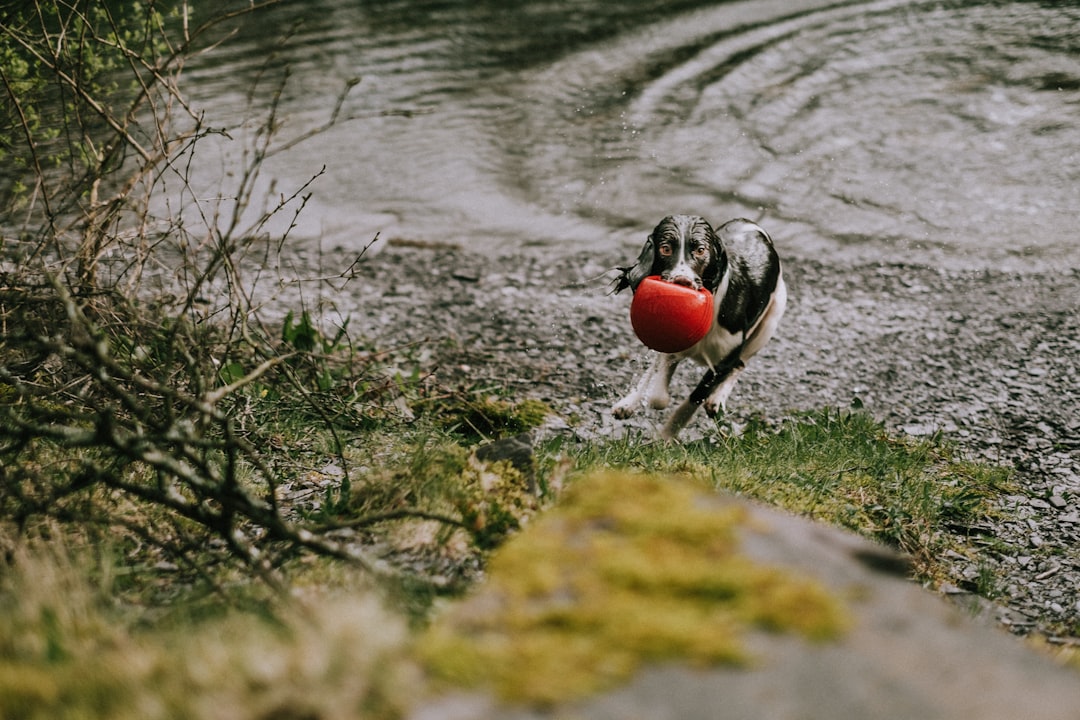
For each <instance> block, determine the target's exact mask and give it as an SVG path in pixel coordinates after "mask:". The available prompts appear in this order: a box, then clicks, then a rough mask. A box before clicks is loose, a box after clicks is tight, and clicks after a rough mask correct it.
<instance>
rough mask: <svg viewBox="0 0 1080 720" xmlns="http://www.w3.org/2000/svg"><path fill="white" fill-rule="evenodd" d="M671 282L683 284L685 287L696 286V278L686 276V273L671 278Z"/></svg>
mask: <svg viewBox="0 0 1080 720" xmlns="http://www.w3.org/2000/svg"><path fill="white" fill-rule="evenodd" d="M671 282H673V283H675V284H676V285H682V286H683V287H688V288H692V287H694V278H690V277H686V276H685V275H679V276H677V277H673V278H671Z"/></svg>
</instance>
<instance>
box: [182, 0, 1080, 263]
mask: <svg viewBox="0 0 1080 720" xmlns="http://www.w3.org/2000/svg"><path fill="white" fill-rule="evenodd" d="M289 29H293V34H292V35H291V37H290V38H289V40H288V41H287V42H285V43H284V44H280V43H279V42H278V41H277V38H278V37H279V36H280V35H281V34H282V32H284V31H286V30H289ZM264 66H266V67H264ZM285 67H289V68H290V72H291V75H290V77H289V79H288V81H287V82H286V84H285V86H284V91H283V93H282V96H281V99H280V107H279V110H278V114H279V118H280V119H282V120H283V121H284V125H283V127H282V129H281V131H280V135H279V137H280V138H281V139H282V140H285V139H288V138H289V137H295V136H297V135H298V134H300V133H303V132H305V131H306V130H310V129H312V128H315V127H318V126H319V125H320V124H322V123H323V122H325V120H326V119H327V117H328V116H329V113H330V111H331V109H332V107H333V104H334V99H335V97H336V95H337V93H338V92H339V91H340V89H341V88H342V87H343V86H344V85H345V83H347V82H348V81H349V80H351V79H354V78H359V79H360V82H359V83H358V84H357V85H356V86H355V87H354V88H353V90H352V92H351V93H350V94H349V96H348V98H347V100H346V102H345V104H344V106H343V117H346V118H348V119H347V120H345V121H343V122H340V123H339V124H337V125H336V126H334V127H333V128H331V129H329V130H327V131H325V132H323V133H321V134H318V135H316V136H315V137H312V138H310V139H308V140H305V141H304V142H302V143H300V144H298V145H296V146H295V147H293V148H291V149H289V150H287V151H285V152H283V153H280V154H278V155H276V156H275V157H273V158H272V159H271V160H269V161H268V162H267V164H266V166H265V168H264V172H263V174H262V176H261V181H260V185H259V188H260V190H269V189H271V188H272V189H273V191H274V192H275V193H282V192H284V193H285V194H288V193H289V192H291V191H292V189H295V188H297V187H299V186H301V185H302V184H303V183H305V182H306V181H307V180H308V179H309V178H311V177H313V176H315V175H316V174H318V173H320V172H322V171H323V168H324V166H325V172H324V174H322V175H321V176H319V177H318V178H317V180H315V182H313V183H312V185H311V187H310V191H311V193H312V197H311V199H310V200H309V203H308V206H307V208H306V209H305V211H304V213H303V214H302V215H301V218H300V221H299V224H298V226H297V228H296V229H295V230H294V231H293V233H292V235H291V238H292V240H291V241H293V242H311V243H314V242H319V243H321V244H322V245H323V246H324V247H327V248H342V249H344V250H349V251H351V250H358V249H359V248H361V247H363V246H364V245H365V244H367V243H368V242H369V241H370V240H371V238H372V237H374V235H375V233H380V235H381V237H382V238H383V239H387V238H402V239H408V240H415V241H424V242H449V243H456V244H460V245H463V246H465V247H467V248H470V249H476V250H480V251H485V252H491V251H498V250H501V249H520V248H529V247H547V246H559V247H571V248H581V247H587V248H591V249H596V250H607V249H612V248H625V249H630V248H634V246H637V245H638V244H639V243H640V241H641V240H642V239H643V238H644V235H645V234H646V233H647V231H648V230H649V229H651V227H652V226H653V225H654V224H655V222H656V221H657V220H658V219H659V218H660V217H662V216H664V215H666V214H669V213H676V212H679V213H684V212H685V213H696V214H701V215H704V216H706V217H708V218H710V219H713V220H714V221H716V222H720V221H723V220H725V219H727V218H730V217H733V216H738V215H742V216H747V217H750V218H753V219H759V220H760V221H761V222H762V223H763V224H765V225H766V226H767V227H768V228H769V229H770V230H771V231H772V233H773V235H774V236H775V237H776V239H777V242H778V244H779V245H780V246H781V249H782V251H783V252H784V253H785V255H788V256H795V257H818V258H825V259H827V260H828V259H831V260H835V261H836V262H845V261H870V260H882V261H911V262H917V263H942V264H945V265H948V266H950V267H964V268H971V267H974V268H981V267H1005V268H1009V269H1016V270H1047V269H1051V268H1061V267H1071V268H1076V267H1077V264H1078V263H1077V258H1078V256H1080V251H1078V250H1077V247H1076V245H1077V234H1076V231H1075V214H1076V211H1077V208H1078V207H1080V7H1078V6H1077V5H1075V4H1072V3H1055V2H1008V1H1003V2H986V3H970V2H968V3H955V2H927V3H923V2H910V1H899V0H884V1H882V2H866V3H851V4H844V5H840V6H835V5H832V4H830V3H829V2H827V1H825V0H802V1H801V2H792V1H791V0H783V1H772V0H753V1H750V2H734V3H720V4H707V3H700V2H698V3H695V2H682V3H663V2H659V1H650V0H624V1H623V2H619V3H609V2H606V1H604V0H583V1H582V0H577V1H575V2H572V3H571V2H554V1H553V0H523V1H522V2H519V3H515V4H513V6H506V5H503V4H502V3H499V2H495V0H489V1H487V2H466V1H465V0H460V1H458V2H454V1H451V0H442V1H439V0H418V1H415V2H403V1H400V0H375V1H369V2H360V1H359V0H351V1H350V0H319V1H318V2H304V3H286V4H285V6H283V7H280V8H277V9H275V10H274V11H273V12H270V13H266V14H264V15H262V16H259V17H258V18H252V19H249V20H248V21H247V22H246V24H245V25H244V26H243V27H242V28H241V31H240V34H239V35H238V36H237V37H236V38H234V39H233V40H231V41H230V42H228V43H227V44H224V45H222V46H221V47H220V48H218V49H216V50H214V51H213V52H211V53H209V54H207V55H206V56H205V57H203V58H201V59H199V60H198V61H197V62H195V63H193V64H192V65H191V66H190V68H189V70H188V72H187V73H186V76H185V77H186V81H187V83H188V85H187V89H188V92H189V93H190V94H191V95H192V96H193V98H194V100H195V102H196V104H198V105H203V106H206V107H207V108H208V109H209V113H208V120H209V122H210V123H211V124H213V125H217V126H221V125H224V126H230V127H237V126H241V129H238V130H235V131H233V132H232V133H231V136H232V138H233V139H232V140H231V141H225V140H220V141H218V143H217V144H215V145H213V146H211V147H209V148H207V149H204V150H202V151H201V157H202V158H203V159H204V161H205V160H209V159H210V158H212V159H213V160H212V161H210V162H204V163H202V164H200V165H198V166H197V167H198V168H199V169H198V171H197V173H196V176H195V180H196V184H197V186H198V187H199V193H200V195H201V196H202V197H203V198H204V199H209V198H216V197H221V196H228V195H229V194H230V192H231V191H230V183H231V182H234V181H235V172H236V170H237V168H238V167H239V162H240V159H241V157H242V150H243V148H244V147H247V146H249V144H250V141H251V138H252V134H251V128H253V127H254V124H253V123H252V119H253V118H257V117H258V116H259V115H260V114H261V113H263V112H265V110H266V108H268V107H269V102H270V98H271V97H272V96H273V83H272V82H271V80H272V79H275V78H278V77H280V72H281V70H282V68H285ZM257 78H262V80H261V83H260V84H259V85H258V86H257V89H256V92H255V94H254V96H253V97H252V98H251V99H250V100H248V99H247V97H246V96H247V94H248V92H249V89H250V88H251V87H252V85H253V83H255V82H256V79H257ZM244 123H246V125H245V124H244ZM244 127H246V128H247V130H246V131H245V130H244V129H243V128H244ZM230 173H232V174H230Z"/></svg>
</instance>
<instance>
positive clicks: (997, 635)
mask: <svg viewBox="0 0 1080 720" xmlns="http://www.w3.org/2000/svg"><path fill="white" fill-rule="evenodd" d="M707 502H708V503H710V504H711V503H713V502H714V501H713V500H712V499H711V498H710V499H708V500H707ZM730 503H739V504H744V505H745V507H746V515H745V516H744V517H745V521H744V522H742V523H741V524H740V527H739V530H738V534H739V538H740V552H741V553H742V554H743V555H745V556H748V557H750V558H752V559H754V560H755V561H757V562H760V563H762V564H765V565H768V566H771V567H782V568H788V569H790V570H791V571H794V573H795V574H797V575H798V576H801V577H810V578H814V579H816V580H817V581H818V582H819V583H820V584H822V585H823V586H824V587H825V588H827V589H828V590H830V591H831V592H832V593H833V594H834V595H835V596H836V597H838V598H841V599H842V601H843V602H844V603H845V605H846V607H847V611H848V613H849V616H850V617H849V620H850V623H849V625H848V628H847V630H846V631H845V632H844V633H843V634H842V635H841V636H839V637H837V638H835V639H833V640H830V641H827V642H813V641H808V640H806V639H804V638H803V637H802V636H800V635H799V634H787V633H777V632H770V631H766V630H761V629H753V628H751V629H748V630H747V631H746V632H745V634H744V635H743V637H742V638H741V640H742V643H743V644H744V646H745V649H746V651H747V653H748V656H749V657H750V658H751V661H750V663H749V664H747V665H744V666H738V667H734V666H726V667H709V668H701V667H689V666H683V665H681V664H680V663H678V662H665V663H664V664H662V665H652V666H646V667H644V668H643V669H641V670H640V671H638V672H637V673H636V674H635V675H634V676H633V677H632V678H630V679H629V681H628V682H626V683H625V684H624V685H622V686H621V687H618V688H615V689H611V690H608V691H606V692H604V693H602V694H599V695H595V696H592V697H589V698H585V699H578V700H573V701H567V702H556V703H555V704H553V705H548V706H546V707H543V708H537V707H523V706H513V705H507V704H504V703H503V702H501V701H499V700H496V699H495V698H494V697H493V696H492V695H490V694H486V693H484V692H476V691H462V692H451V693H448V694H445V695H443V696H441V697H438V698H437V699H434V700H432V701H430V702H428V703H426V704H424V705H423V706H421V707H419V708H417V710H416V711H415V713H414V714H413V715H412V718H413V720H458V719H461V720H464V719H465V718H469V719H470V720H477V719H488V720H496V719H498V720H511V719H513V720H526V719H530V718H532V719H536V718H578V719H581V720H616V719H619V720H622V719H629V718H649V719H650V720H666V719H669V718H670V719H671V720H676V719H677V720H696V719H698V718H701V719H704V718H712V719H715V718H738V719H740V720H753V719H755V718H761V719H762V720H765V719H768V720H778V719H782V718H829V719H830V720H833V719H836V718H874V719H875V720H890V719H893V718H895V719H896V720H900V719H904V720H910V719H911V718H919V719H920V720H933V719H936V718H941V719H954V718H955V719H956V720H961V719H962V720H971V719H972V718H978V719H979V720H991V719H995V718H1001V719H1002V720H1015V719H1016V718H1025V719H1026V720H1035V719H1046V720H1050V719H1052V718H1061V719H1062V720H1066V719H1069V720H1072V719H1074V718H1076V717H1077V713H1078V712H1080V710H1078V708H1080V673H1077V672H1075V671H1074V670H1071V669H1068V668H1064V667H1061V666H1059V665H1057V664H1055V663H1054V662H1053V661H1052V660H1051V659H1050V658H1049V657H1047V656H1044V655H1042V654H1040V653H1038V652H1036V651H1035V650H1033V649H1031V648H1030V647H1028V646H1026V645H1025V644H1024V643H1023V642H1021V641H1019V640H1017V639H1016V638H1014V637H1012V636H1010V635H1008V634H1007V633H1005V632H1003V631H1001V630H998V629H995V628H992V627H988V626H986V625H984V624H981V623H978V622H976V621H974V620H973V619H972V618H971V617H969V616H967V615H965V614H964V613H963V612H962V611H961V610H960V609H958V608H957V607H956V606H954V605H952V604H950V603H948V602H946V601H945V600H943V599H942V598H941V597H940V596H938V595H935V594H933V593H930V592H927V591H925V590H923V589H922V588H921V587H919V586H918V585H916V584H914V583H912V582H911V581H909V580H908V579H906V577H905V575H906V570H905V567H906V566H905V563H904V562H903V560H902V559H901V558H900V557H899V556H897V555H895V554H893V553H892V552H890V551H888V550H887V549H884V548H882V547H880V546H877V545H875V544H873V543H870V542H868V541H866V540H864V539H862V538H859V537H857V536H854V535H852V534H850V533H847V532H843V531H841V530H838V529H835V528H832V527H827V526H822V525H820V524H817V523H813V522H810V521H808V520H806V519H803V518H799V517H793V516H791V515H788V514H785V513H782V512H778V511H776V510H773V509H770V508H766V507H761V506H758V505H750V504H745V503H743V501H741V500H738V499H735V498H723V499H721V500H719V501H716V503H715V504H716V506H717V507H718V508H720V507H724V506H727V505H728V504H730ZM526 532H529V531H528V530H527V531H526ZM489 601H490V599H489ZM578 670H579V668H574V667H567V668H566V672H567V673H574V672H577V671H578Z"/></svg>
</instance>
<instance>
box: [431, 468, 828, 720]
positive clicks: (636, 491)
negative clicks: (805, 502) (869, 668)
mask: <svg viewBox="0 0 1080 720" xmlns="http://www.w3.org/2000/svg"><path fill="white" fill-rule="evenodd" d="M745 519H746V518H745V511H744V510H743V509H742V508H740V507H738V506H736V505H722V504H720V503H718V502H717V501H716V500H715V498H713V497H710V496H709V494H708V493H707V491H705V490H703V489H701V488H700V487H699V486H695V485H692V484H690V483H688V482H685V481H681V480H677V479H675V478H670V477H667V478H664V477H657V476H649V475H640V474H631V473H606V474H599V475H593V476H590V477H588V478H585V479H582V480H580V481H579V482H578V483H576V484H575V485H574V487H572V488H571V489H570V491H569V492H568V493H567V494H566V496H565V497H564V498H563V501H562V502H561V503H560V505H559V506H558V507H556V508H555V509H554V510H552V511H551V512H549V513H547V514H546V515H544V516H543V517H541V518H540V519H539V520H538V521H537V522H536V523H535V524H533V525H532V526H530V527H529V528H528V529H527V530H526V531H525V532H523V533H521V534H520V535H518V536H516V537H514V538H512V539H511V540H510V541H509V542H508V543H507V544H506V545H505V546H504V547H502V548H500V549H499V551H497V552H496V554H495V555H494V557H493V558H492V560H491V563H490V566H489V568H490V569H489V578H488V581H487V583H486V585H485V586H484V587H483V588H482V589H480V590H479V591H478V592H477V593H476V594H475V595H474V596H473V597H471V598H470V599H469V600H467V601H466V602H464V603H463V604H461V605H460V606H458V607H456V608H455V609H454V610H453V611H452V612H450V613H448V614H447V615H446V616H444V617H442V618H440V619H439V620H438V621H436V623H434V624H433V626H432V628H431V629H430V630H429V631H428V633H427V634H426V635H425V636H424V637H423V638H421V640H420V656H421V657H422V659H423V662H424V663H425V664H426V666H427V667H428V669H429V670H430V671H431V672H432V674H433V675H434V676H435V677H437V678H441V679H442V680H445V681H447V682H450V683H453V684H459V685H466V686H478V685H486V686H488V687H490V689H492V690H494V691H495V692H496V693H497V694H498V695H499V696H500V697H501V698H503V699H505V700H508V701H516V702H528V703H540V704H544V703H551V702H554V701H557V700H563V699H570V698H575V697H580V696H583V695H586V694H589V693H592V692H594V691H597V690H600V689H603V688H605V687H610V686H612V685H614V684H616V683H618V682H619V681H621V680H624V679H625V678H627V677H628V676H629V675H630V674H631V673H632V672H633V671H634V669H635V668H637V667H638V666H640V665H641V664H642V663H644V662H653V661H669V660H676V661H683V662H688V663H692V664H718V663H724V664H731V663H741V662H744V661H745V660H747V657H746V654H745V653H744V651H743V649H742V645H741V643H740V635H741V634H742V633H743V631H744V630H745V629H746V628H748V627H758V628H763V629H767V630H771V631H789V630H790V631H796V632H799V633H801V634H802V635H804V636H806V637H808V638H811V639H827V638H831V637H834V636H835V635H837V634H838V633H839V632H840V631H842V629H843V626H844V617H845V614H844V612H843V608H842V606H841V604H840V603H839V601H838V600H836V599H835V598H834V597H832V596H831V595H829V594H828V593H827V592H826V591H825V590H824V589H823V588H822V587H821V586H820V585H818V584H817V583H815V582H813V581H811V580H808V579H805V578H801V577H798V576H796V575H794V574H792V573H790V572H787V571H784V570H780V569H777V568H771V567H766V566H762V565H760V564H757V563H755V562H753V561H751V560H749V559H748V558H746V557H744V556H742V555H740V554H739V553H738V536H737V533H738V529H739V527H740V526H741V525H742V524H743V522H744V521H745Z"/></svg>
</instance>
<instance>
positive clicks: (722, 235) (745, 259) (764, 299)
mask: <svg viewBox="0 0 1080 720" xmlns="http://www.w3.org/2000/svg"><path fill="white" fill-rule="evenodd" d="M716 235H717V238H718V239H719V241H720V244H721V246H722V247H723V248H724V252H725V253H726V254H727V263H728V271H727V274H726V278H725V279H724V280H722V281H721V282H722V283H726V285H727V287H723V288H720V289H719V290H718V292H717V293H716V296H717V297H718V298H720V299H721V301H720V307H719V308H718V309H717V314H716V321H717V323H719V324H720V325H721V326H723V327H724V329H725V330H727V331H729V332H731V333H739V332H746V331H748V330H750V328H752V327H753V326H754V325H755V324H756V323H757V321H758V320H759V319H760V318H761V316H762V314H763V313H764V312H765V310H766V308H768V306H769V301H770V299H771V298H772V296H773V293H774V292H775V291H776V286H777V283H778V282H780V258H779V256H778V255H777V254H776V249H775V248H773V244H772V239H771V238H770V237H769V236H768V234H767V233H766V232H765V231H764V230H762V229H761V227H759V226H758V225H757V224H756V223H753V222H750V221H749V220H744V219H742V218H738V219H735V220H730V221H728V222H726V223H724V224H723V225H721V226H720V228H719V229H718V230H717V232H716Z"/></svg>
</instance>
